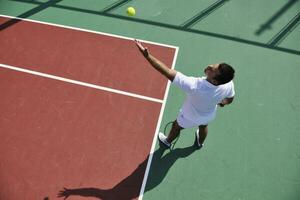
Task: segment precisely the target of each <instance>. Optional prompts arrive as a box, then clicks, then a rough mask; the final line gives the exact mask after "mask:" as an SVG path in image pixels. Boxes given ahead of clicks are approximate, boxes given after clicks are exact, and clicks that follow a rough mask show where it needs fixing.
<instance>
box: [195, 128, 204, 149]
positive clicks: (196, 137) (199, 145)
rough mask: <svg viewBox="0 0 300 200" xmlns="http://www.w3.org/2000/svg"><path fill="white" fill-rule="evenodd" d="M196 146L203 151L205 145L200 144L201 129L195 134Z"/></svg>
mask: <svg viewBox="0 0 300 200" xmlns="http://www.w3.org/2000/svg"><path fill="white" fill-rule="evenodd" d="M194 144H195V146H196V147H197V149H201V148H202V147H203V144H200V142H199V129H197V131H196V132H195V143H194Z"/></svg>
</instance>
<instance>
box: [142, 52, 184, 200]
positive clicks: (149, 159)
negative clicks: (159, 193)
mask: <svg viewBox="0 0 300 200" xmlns="http://www.w3.org/2000/svg"><path fill="white" fill-rule="evenodd" d="M178 51H179V48H178V47H176V51H175V55H174V58H173V63H172V69H174V68H175V64H176V60H177V56H178ZM170 85H171V81H168V84H167V88H166V91H165V95H164V100H163V104H162V106H161V110H160V113H159V118H158V122H157V125H156V130H155V135H154V138H153V141H152V146H151V150H150V153H149V158H148V163H147V167H146V171H145V175H144V179H143V184H142V187H141V190H140V194H139V199H138V200H142V199H143V195H144V192H145V187H146V183H147V179H148V176H149V171H150V167H151V162H152V158H153V153H154V150H155V146H156V143H157V136H158V132H159V129H160V126H161V121H162V117H163V113H164V110H165V107H166V103H167V98H168V94H169V89H170Z"/></svg>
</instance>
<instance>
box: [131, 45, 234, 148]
mask: <svg viewBox="0 0 300 200" xmlns="http://www.w3.org/2000/svg"><path fill="white" fill-rule="evenodd" d="M135 44H136V45H137V47H138V49H139V50H140V52H141V53H142V54H143V56H144V57H145V58H146V59H147V60H148V62H149V63H150V64H151V65H152V67H153V68H155V69H156V70H157V71H159V72H160V73H161V74H163V75H164V76H165V77H167V78H168V79H169V80H170V81H172V83H173V84H174V85H176V86H178V87H179V88H181V89H182V90H183V91H184V92H185V93H186V99H185V101H184V103H183V105H182V107H181V109H180V112H179V115H178V116H177V119H176V120H175V121H174V122H173V125H172V128H171V130H170V133H169V135H168V137H166V136H165V135H164V134H163V133H159V135H158V139H159V141H160V142H161V143H162V144H163V145H164V146H166V147H168V148H170V147H171V143H172V141H173V140H174V139H175V138H176V137H177V136H178V135H179V134H180V131H181V130H182V129H185V128H192V127H196V126H198V127H199V128H198V130H197V131H196V133H195V145H196V147H197V148H198V149H200V148H201V147H202V146H203V143H204V140H205V138H206V136H207V133H208V128H207V126H208V123H209V122H211V121H213V120H214V119H215V116H216V111H217V107H218V105H219V106H220V107H224V106H225V105H228V104H230V103H232V101H233V98H234V94H235V92H234V84H233V81H232V79H233V78H234V69H233V68H232V67H231V66H230V65H228V64H226V63H220V64H213V65H209V66H207V67H206V68H205V70H204V73H205V75H206V77H201V78H200V77H199V78H195V77H188V76H185V75H184V74H182V73H181V72H178V71H176V70H174V69H170V68H168V67H167V66H166V65H165V64H164V63H162V62H161V61H160V60H158V59H156V58H155V57H154V56H152V55H151V54H150V53H149V51H148V49H147V48H145V47H144V46H143V45H142V44H141V43H140V42H139V41H137V40H135Z"/></svg>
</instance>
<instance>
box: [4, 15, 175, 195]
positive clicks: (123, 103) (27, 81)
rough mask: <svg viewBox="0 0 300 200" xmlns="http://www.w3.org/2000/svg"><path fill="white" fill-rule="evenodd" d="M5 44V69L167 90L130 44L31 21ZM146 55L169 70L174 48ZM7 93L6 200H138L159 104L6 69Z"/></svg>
mask: <svg viewBox="0 0 300 200" xmlns="http://www.w3.org/2000/svg"><path fill="white" fill-rule="evenodd" d="M7 20H8V19H5V18H1V19H0V23H3V22H4V21H7ZM0 38H1V40H0V45H1V48H0V51H1V52H0V62H1V63H2V64H7V65H12V66H17V67H22V68H26V69H30V70H34V71H38V72H43V73H47V74H52V75H56V76H61V77H64V78H69V79H74V80H79V81H83V82H87V83H92V84H96V85H100V86H105V87H109V88H113V89H118V90H124V91H126V92H133V93H137V94H140V95H144V96H149V97H154V98H159V99H163V97H164V93H165V90H166V88H167V81H166V80H165V79H164V78H163V77H161V76H160V75H159V74H158V73H157V72H155V71H154V70H153V69H152V68H151V67H150V66H149V64H148V63H147V62H146V61H145V60H144V59H143V58H142V56H141V55H140V54H139V52H138V51H137V49H136V47H135V46H134V44H133V42H132V41H130V40H126V39H122V38H116V37H111V36H104V35H100V34H95V33H88V32H84V31H76V30H71V29H67V28H60V27H55V26H49V25H43V24H39V23H33V22H25V21H21V22H18V23H16V24H14V25H12V26H10V27H8V28H6V29H5V30H3V31H1V32H0ZM147 46H148V47H149V48H150V49H151V51H152V52H153V53H154V54H156V55H158V56H157V57H159V58H160V59H162V60H164V61H165V63H166V64H168V65H169V66H170V65H172V63H173V59H174V54H175V49H174V48H169V47H163V46H159V45H153V44H152V45H150V44H149V45H147ZM0 90H1V104H0V131H1V132H0V136H1V140H0V160H1V163H0V186H1V187H0V199H1V200H2V199H3V200H15V199H30V200H31V199H38V200H39V199H47V198H49V199H50V200H51V199H58V198H57V197H56V195H57V193H58V192H59V190H61V189H62V188H63V187H66V188H77V189H82V191H81V193H80V194H81V195H82V196H84V194H85V195H86V196H87V195H89V196H94V197H89V198H87V197H80V196H72V197H70V198H68V199H71V200H72V199H124V200H126V199H131V198H133V199H137V198H138V195H139V192H140V189H141V184H142V181H143V176H144V173H145V168H146V163H147V156H148V154H149V152H150V149H151V145H152V141H153V137H154V134H155V131H156V128H157V126H158V119H159V116H160V112H161V109H162V106H163V105H162V104H161V103H158V102H152V101H148V100H143V99H138V98H134V97H130V96H125V95H122V94H116V93H111V92H108V91H103V90H98V89H93V88H88V87H85V86H80V85H76V84H71V83H67V82H64V81H59V80H53V79H49V78H45V77H41V76H37V75H32V74H28V73H24V72H19V71H15V70H11V69H6V68H3V67H0ZM84 188H90V189H84ZM91 188H93V189H91Z"/></svg>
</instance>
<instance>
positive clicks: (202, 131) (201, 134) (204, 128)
mask: <svg viewBox="0 0 300 200" xmlns="http://www.w3.org/2000/svg"><path fill="white" fill-rule="evenodd" d="M207 133H208V128H207V125H200V126H199V143H200V144H203V143H204V140H205V138H206V136H207Z"/></svg>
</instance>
